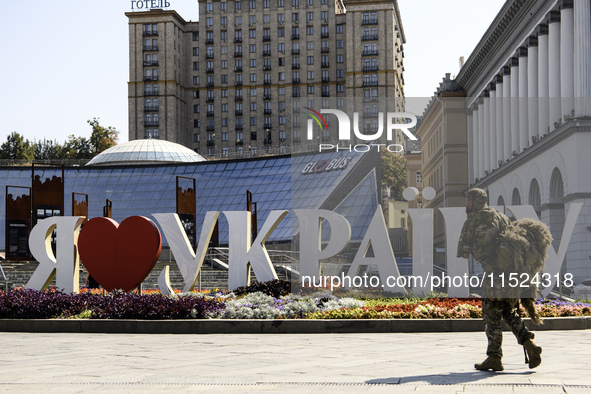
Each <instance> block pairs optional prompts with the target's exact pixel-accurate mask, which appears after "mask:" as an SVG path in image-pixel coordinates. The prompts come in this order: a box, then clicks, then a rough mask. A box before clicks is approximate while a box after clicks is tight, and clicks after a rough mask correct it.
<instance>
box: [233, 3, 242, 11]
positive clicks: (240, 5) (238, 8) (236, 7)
mask: <svg viewBox="0 0 591 394" xmlns="http://www.w3.org/2000/svg"><path fill="white" fill-rule="evenodd" d="M234 9H235V10H236V11H238V10H241V9H242V2H241V1H236V2H235V3H234Z"/></svg>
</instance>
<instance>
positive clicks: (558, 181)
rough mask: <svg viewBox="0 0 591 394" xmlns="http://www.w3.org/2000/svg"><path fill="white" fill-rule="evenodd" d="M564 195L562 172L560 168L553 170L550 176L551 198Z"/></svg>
mask: <svg viewBox="0 0 591 394" xmlns="http://www.w3.org/2000/svg"><path fill="white" fill-rule="evenodd" d="M562 197H564V183H563V182H562V174H561V173H560V170H559V169H558V168H554V170H553V171H552V177H551V178H550V198H562Z"/></svg>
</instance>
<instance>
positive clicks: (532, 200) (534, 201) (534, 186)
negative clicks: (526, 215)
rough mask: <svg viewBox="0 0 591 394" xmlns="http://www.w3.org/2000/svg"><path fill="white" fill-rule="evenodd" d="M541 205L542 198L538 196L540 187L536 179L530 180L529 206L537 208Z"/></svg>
mask: <svg viewBox="0 0 591 394" xmlns="http://www.w3.org/2000/svg"><path fill="white" fill-rule="evenodd" d="M541 203H542V197H541V196H540V186H539V185H538V181H537V180H536V179H532V181H531V183H530V184H529V205H533V206H534V207H537V206H539V205H540V204H541Z"/></svg>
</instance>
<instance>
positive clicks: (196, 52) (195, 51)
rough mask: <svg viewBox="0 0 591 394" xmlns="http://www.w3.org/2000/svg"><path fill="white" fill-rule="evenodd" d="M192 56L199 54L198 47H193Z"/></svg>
mask: <svg viewBox="0 0 591 394" xmlns="http://www.w3.org/2000/svg"><path fill="white" fill-rule="evenodd" d="M193 56H199V47H193Z"/></svg>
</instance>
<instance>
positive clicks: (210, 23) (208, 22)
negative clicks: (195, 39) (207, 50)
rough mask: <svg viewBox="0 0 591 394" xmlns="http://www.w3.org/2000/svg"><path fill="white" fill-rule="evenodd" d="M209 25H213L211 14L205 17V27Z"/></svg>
mask: <svg viewBox="0 0 591 394" xmlns="http://www.w3.org/2000/svg"><path fill="white" fill-rule="evenodd" d="M211 26H213V18H212V17H211V16H208V17H207V18H205V27H211Z"/></svg>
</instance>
